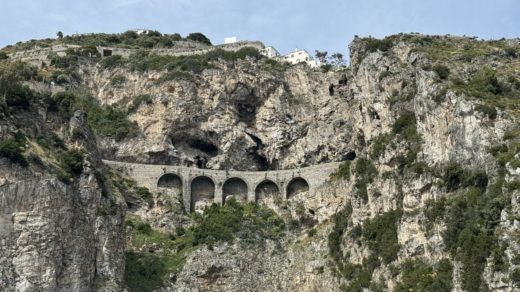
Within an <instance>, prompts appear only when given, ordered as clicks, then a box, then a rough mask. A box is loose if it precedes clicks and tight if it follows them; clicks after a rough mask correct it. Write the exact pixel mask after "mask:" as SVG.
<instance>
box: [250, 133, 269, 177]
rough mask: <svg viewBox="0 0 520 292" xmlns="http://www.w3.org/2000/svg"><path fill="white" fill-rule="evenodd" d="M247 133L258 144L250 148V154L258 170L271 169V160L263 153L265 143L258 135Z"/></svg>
mask: <svg viewBox="0 0 520 292" xmlns="http://www.w3.org/2000/svg"><path fill="white" fill-rule="evenodd" d="M246 134H247V135H248V136H249V137H250V138H251V139H252V140H253V141H254V142H255V144H256V146H255V147H254V148H253V149H251V150H250V152H249V156H250V157H251V159H252V160H253V161H254V163H255V164H256V166H257V170H260V171H265V170H269V167H270V165H269V162H268V160H267V157H265V155H264V154H263V151H262V149H263V148H264V143H263V142H262V140H261V139H260V138H258V137H257V136H255V135H253V134H251V133H247V132H246Z"/></svg>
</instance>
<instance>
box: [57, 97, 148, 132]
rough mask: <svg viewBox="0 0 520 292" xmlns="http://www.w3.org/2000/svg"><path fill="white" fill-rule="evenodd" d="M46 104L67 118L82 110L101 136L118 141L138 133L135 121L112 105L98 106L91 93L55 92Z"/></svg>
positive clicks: (92, 127)
mask: <svg viewBox="0 0 520 292" xmlns="http://www.w3.org/2000/svg"><path fill="white" fill-rule="evenodd" d="M47 104H48V109H49V110H50V111H56V112H59V113H60V114H61V115H62V116H64V117H69V118H70V117H71V116H72V114H73V113H74V112H75V111H76V110H78V109H82V110H84V111H85V112H86V113H87V117H88V123H89V126H90V127H91V129H93V130H94V132H95V133H96V134H98V135H100V136H103V137H109V138H114V139H115V140H117V141H120V140H123V139H125V138H131V137H135V136H136V135H137V133H138V128H137V125H136V123H135V122H131V121H129V120H128V117H127V114H126V113H125V112H124V111H122V110H120V109H118V108H116V107H113V106H105V107H103V106H100V105H99V104H98V103H97V101H96V100H95V99H94V98H93V97H92V96H91V95H89V94H86V93H82V92H72V91H61V92H57V93H55V94H54V95H53V96H52V97H50V98H49V99H48V100H47Z"/></svg>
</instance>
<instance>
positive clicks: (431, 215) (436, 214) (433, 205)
mask: <svg viewBox="0 0 520 292" xmlns="http://www.w3.org/2000/svg"><path fill="white" fill-rule="evenodd" d="M446 205H447V202H446V198H445V197H441V198H439V199H438V200H428V201H426V203H425V207H424V211H423V212H424V215H425V217H426V219H427V220H428V224H433V223H435V222H437V221H438V220H439V219H442V218H444V214H445V213H446V208H447V207H446Z"/></svg>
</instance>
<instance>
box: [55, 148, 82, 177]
mask: <svg viewBox="0 0 520 292" xmlns="http://www.w3.org/2000/svg"><path fill="white" fill-rule="evenodd" d="M60 165H61V168H62V169H61V170H62V171H61V172H59V173H58V175H59V177H60V179H61V180H62V181H63V182H67V183H68V182H70V179H71V178H73V177H74V176H78V175H80V174H81V173H82V172H83V153H81V152H80V151H78V150H69V151H62V152H61V153H60Z"/></svg>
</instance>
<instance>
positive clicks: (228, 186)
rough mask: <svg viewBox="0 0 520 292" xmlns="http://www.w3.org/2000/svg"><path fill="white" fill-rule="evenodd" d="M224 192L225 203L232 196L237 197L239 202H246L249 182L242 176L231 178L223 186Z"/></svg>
mask: <svg viewBox="0 0 520 292" xmlns="http://www.w3.org/2000/svg"><path fill="white" fill-rule="evenodd" d="M222 194H223V199H224V203H225V202H226V201H227V200H229V199H231V198H235V199H236V200H237V202H241V203H245V202H246V201H247V184H246V182H245V181H244V180H242V179H241V178H238V177H233V178H230V179H228V180H227V181H226V182H225V183H224V185H223V186H222Z"/></svg>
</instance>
